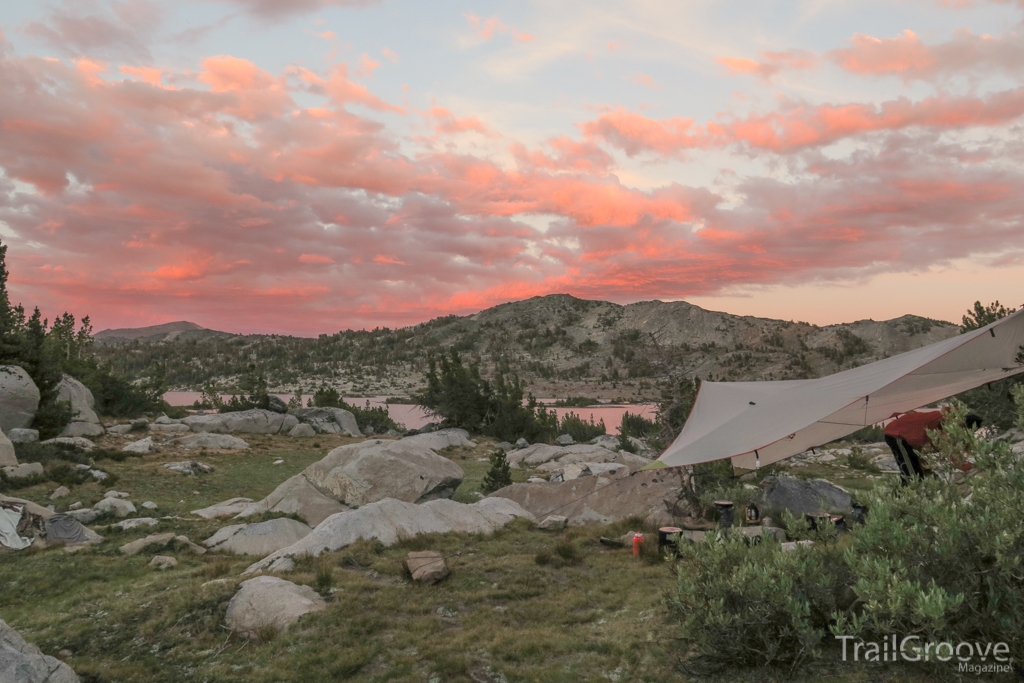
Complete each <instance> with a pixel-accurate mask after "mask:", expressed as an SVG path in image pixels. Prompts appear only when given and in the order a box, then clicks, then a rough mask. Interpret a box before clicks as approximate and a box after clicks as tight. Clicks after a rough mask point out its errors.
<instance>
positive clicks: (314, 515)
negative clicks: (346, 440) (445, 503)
mask: <svg viewBox="0 0 1024 683" xmlns="http://www.w3.org/2000/svg"><path fill="white" fill-rule="evenodd" d="M424 436H433V435H424ZM463 476H464V475H463V472H462V468H461V467H459V466H458V465H456V464H455V463H454V462H452V461H451V460H448V459H447V458H443V457H441V456H439V455H437V454H436V453H435V452H434V451H432V450H431V449H429V448H427V447H426V446H423V445H421V444H419V443H416V442H415V441H414V440H413V439H411V438H410V439H402V440H399V441H384V440H374V441H363V442H361V443H354V444H349V445H347V446H341V447H339V448H335V449H334V450H333V451H331V452H330V453H328V454H327V456H326V457H325V458H324V459H323V460H320V461H319V462H315V463H313V464H312V465H310V466H309V467H307V468H306V469H305V470H303V471H302V472H301V473H299V474H297V475H295V476H294V477H292V478H291V479H289V480H287V481H285V482H284V483H283V484H281V485H280V486H278V487H277V488H276V489H275V490H274V491H273V492H272V493H271V494H270V495H269V496H267V497H266V498H264V499H263V500H262V501H260V502H259V503H256V504H255V505H253V506H252V507H251V508H250V509H248V510H246V511H245V512H244V513H242V514H241V515H239V517H248V516H251V515H257V514H262V513H264V512H282V513H286V514H298V515H299V516H300V517H302V518H303V519H305V520H306V521H307V522H308V523H309V524H313V525H315V524H319V523H320V522H321V521H323V520H324V519H326V518H327V517H329V516H330V515H332V514H334V513H336V512H340V511H342V510H347V509H348V508H351V507H356V506H360V505H367V504H368V503H373V502H375V501H378V500H382V499H384V498H395V499H397V500H402V501H405V502H408V503H422V502H425V501H428V500H434V499H437V498H449V497H451V496H452V494H454V493H455V489H456V488H458V486H459V484H460V483H462V479H463Z"/></svg>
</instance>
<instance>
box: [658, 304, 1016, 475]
mask: <svg viewBox="0 0 1024 683" xmlns="http://www.w3.org/2000/svg"><path fill="white" fill-rule="evenodd" d="M1022 345H1024V309H1022V310H1021V311H1018V312H1017V313H1015V314H1013V315H1011V316H1008V317H1006V318H1003V319H1001V320H997V321H996V322H994V323H992V324H991V325H988V326H986V327H983V328H981V329H978V330H973V331H971V332H968V333H966V334H961V335H958V336H956V337H952V338H950V339H946V340H944V341H940V342H937V343H935V344H930V345H928V346H925V347H922V348H920V349H915V350H914V351H908V352H907V353H903V354H900V355H898V356H893V357H892V358H886V359H884V360H880V361H876V362H874V363H870V364H868V365H863V366H861V367H859V368H854V369H852V370H845V371H843V372H837V373H836V374H834V375H829V376H827V377H820V378H818V379H808V380H788V381H782V382H704V383H703V384H701V387H700V391H699V392H698V393H697V400H696V401H695V402H694V405H693V410H692V411H691V412H690V416H689V418H688V419H687V421H686V425H685V426H684V427H683V431H682V432H680V434H679V436H678V437H677V438H676V440H675V441H673V442H672V445H671V446H669V447H668V449H666V450H665V452H664V453H662V454H661V457H659V458H658V460H657V462H656V463H654V465H655V466H661V467H677V466H680V465H696V464H698V463H702V462H710V461H712V460H722V459H725V458H732V462H733V465H734V466H735V467H737V468H739V469H747V470H751V469H756V468H757V467H760V466H762V465H769V464H771V463H773V462H777V461H779V460H782V459H783V458H788V457H790V456H792V455H796V454H797V453H801V452H803V451H805V450H807V449H808V448H812V447H814V446H820V445H821V444H824V443H828V442H829V441H833V440H835V439H839V438H841V437H843V436H846V435H847V434H850V433H852V432H855V431H857V430H858V429H860V428H861V427H866V426H868V425H872V424H876V423H878V422H881V421H882V420H885V419H887V418H889V417H892V416H893V414H895V413H905V412H908V411H911V410H915V409H917V408H920V407H921V406H925V405H928V404H930V403H934V402H935V401H940V400H942V399H945V398H948V397H950V396H954V395H956V394H959V393H960V392H963V391H967V390H968V389H973V388H975V387H978V386H981V385H983V384H986V383H988V382H993V381H995V380H999V379H1003V378H1004V377H1009V376H1011V375H1015V374H1017V373H1020V372H1024V365H1021V363H1020V362H1018V360H1017V359H1018V354H1019V353H1020V352H1021V346H1022Z"/></svg>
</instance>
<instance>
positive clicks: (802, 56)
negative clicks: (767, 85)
mask: <svg viewBox="0 0 1024 683" xmlns="http://www.w3.org/2000/svg"><path fill="white" fill-rule="evenodd" d="M759 57H760V59H759V60H753V59H746V58H743V57H719V58H718V59H717V60H715V61H717V62H718V63H719V64H721V65H722V66H724V67H725V68H726V69H727V70H728V71H729V73H731V74H742V75H750V76H756V77H758V78H760V79H761V80H764V81H769V80H771V79H772V77H773V76H775V75H776V74H778V73H779V72H780V71H783V70H787V71H793V70H805V69H813V68H815V66H817V59H816V56H815V55H814V53H811V52H807V51H806V50H788V51H786V52H769V51H764V50H762V51H761V52H760V53H759Z"/></svg>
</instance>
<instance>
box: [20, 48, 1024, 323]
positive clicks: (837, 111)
mask: <svg viewBox="0 0 1024 683" xmlns="http://www.w3.org/2000/svg"><path fill="white" fill-rule="evenodd" d="M2 47H3V49H0V92H4V93H5V95H6V96H5V97H3V98H0V166H2V167H3V169H4V174H3V175H0V221H3V222H4V223H5V224H6V225H7V226H8V229H9V231H10V233H12V234H13V235H14V237H13V238H11V239H6V238H5V240H4V241H5V243H8V244H9V245H10V251H9V252H8V264H9V266H10V269H11V272H12V278H11V282H10V287H11V291H12V292H13V294H14V298H15V300H17V301H22V302H25V303H36V302H38V303H40V304H42V305H43V306H44V309H46V310H58V311H62V310H73V311H75V312H76V313H77V314H78V315H82V314H90V315H92V316H93V319H94V320H95V321H96V324H97V326H124V325H138V324H144V323H146V322H161V321H163V320H168V319H178V318H185V319H191V320H195V321H196V322H199V323H200V324H204V325H206V326H209V327H214V328H219V329H228V330H235V331H267V332H270V331H277V332H291V333H302V334H316V333H319V332H329V331H333V330H335V329H338V328H341V327H347V326H363V325H367V326H371V327H372V326H375V325H380V324H388V325H402V324H409V323H414V322H419V321H422V320H424V319H427V318H429V317H433V316H436V315H440V314H448V313H452V312H462V313H466V312H470V311H472V310H475V309H478V308H482V307H485V306H489V305H492V304H495V303H500V302H501V301H505V300H508V299H509V298H520V297H524V296H533V295H537V294H547V293H552V292H570V293H573V294H576V295H579V296H589V297H597V298H602V299H613V300H636V299H640V298H654V297H681V296H687V295H694V294H701V293H714V292H717V291H721V290H722V289H723V288H726V287H730V286H733V285H737V284H773V283H795V282H808V281H817V280H828V279H835V278H843V277H865V276H867V275H870V274H871V273H878V272H886V271H899V272H908V271H914V270H919V269H923V268H928V267H929V266H931V265H934V264H941V263H945V262H948V261H949V260H951V259H955V258H960V257H964V256H970V255H972V254H984V253H997V252H999V250H1001V249H1004V248H1005V245H1007V244H1016V243H1017V242H1019V241H1020V225H1022V224H1024V172H1022V171H1021V170H1020V169H1021V168H1024V163H1022V162H1024V151H1022V149H1021V146H1020V145H1018V144H1017V143H1016V140H1015V138H1014V136H1013V135H1010V134H1007V131H1011V130H1012V128H1011V126H1012V125H1014V124H1015V122H1016V121H1017V117H1019V115H1020V113H1021V111H1022V107H1024V95H1021V94H1020V93H1019V92H1018V91H1016V90H1008V91H1005V92H1001V93H994V94H992V95H988V96H985V97H977V96H964V97H954V96H950V95H942V96H934V97H931V98H924V99H920V100H909V99H895V100H892V101H890V102H886V103H884V104H882V105H879V106H871V105H866V104H861V103H849V104H830V105H809V104H802V103H793V102H783V103H781V104H780V105H779V107H778V108H777V110H775V111H770V112H767V113H760V114H751V115H748V116H744V117H735V116H728V115H722V116H720V117H715V119H714V120H713V121H711V122H704V123H698V122H696V121H694V120H692V119H690V118H686V117H667V118H660V119H658V118H649V117H646V116H643V115H641V114H637V113H633V112H629V111H626V110H621V109H620V110H608V111H604V112H602V113H601V114H600V115H598V116H596V117H595V118H594V119H593V120H592V121H587V122H585V123H583V124H582V125H581V130H582V131H583V134H582V135H581V136H577V137H575V138H574V137H570V136H558V137H554V138H551V139H549V140H547V141H546V142H544V143H542V144H538V145H531V146H527V145H525V144H523V143H522V142H517V141H515V140H504V139H502V140H503V141H502V145H503V146H504V147H505V149H504V150H503V151H502V153H500V154H498V153H494V154H488V153H484V152H474V153H456V152H453V151H447V148H441V150H442V151H437V149H435V148H434V147H432V146H426V147H423V146H419V147H417V144H416V141H415V140H414V139H410V138H408V137H403V134H402V133H400V132H397V131H396V130H394V129H392V128H390V127H389V126H388V125H387V124H386V123H384V121H385V120H387V119H389V118H391V117H384V116H381V114H380V113H379V112H382V111H387V112H390V111H392V110H393V109H394V108H393V107H392V106H391V105H388V104H387V103H386V102H383V101H382V100H380V99H379V98H378V97H377V96H376V95H375V94H374V93H373V92H371V91H370V90H369V89H368V88H366V87H364V86H361V85H359V84H355V83H352V82H351V81H350V80H349V79H348V76H347V72H346V71H345V69H344V67H343V66H339V67H336V68H332V69H331V70H330V71H325V72H323V73H315V72H313V71H309V70H303V69H299V68H291V69H288V70H287V71H286V73H284V74H278V73H272V72H268V71H266V70H264V69H261V68H259V67H258V66H256V65H255V64H253V63H251V62H249V61H246V60H244V59H240V58H237V57H234V56H231V55H220V56H208V57H205V58H203V59H200V60H197V63H198V68H197V70H196V71H189V72H187V73H186V72H184V71H175V70H174V69H170V68H167V67H160V68H159V69H158V70H157V71H158V74H159V75H162V78H158V77H157V74H150V76H151V77H148V78H147V77H146V75H147V73H149V72H142V71H139V72H133V71H121V70H120V69H119V68H118V66H116V65H115V66H114V67H111V68H109V69H105V70H104V69H103V64H101V63H99V62H98V61H89V60H80V61H79V62H77V63H71V62H67V61H60V60H52V59H40V58H37V57H34V56H25V57H23V56H18V55H17V54H15V52H14V51H13V49H11V48H10V46H9V45H6V44H5V45H3V46H2ZM132 68H134V67H132ZM125 73H127V74H129V75H132V76H137V77H133V78H125V77H124V76H123V74H125ZM164 83H173V84H175V87H173V88H172V87H170V86H167V85H163V84H164ZM296 92H301V93H302V96H301V97H299V96H296V95H295V93H296ZM354 104H360V105H365V106H366V109H359V113H356V112H354V111H350V110H349V109H350V108H352V109H355V108H354V107H352V105H354ZM432 111H433V113H432V114H428V116H429V117H430V118H429V120H430V121H431V123H432V124H433V125H435V126H443V125H446V124H450V125H453V126H455V127H454V128H453V129H452V132H453V133H456V132H461V131H462V130H463V129H468V130H474V129H475V128H474V126H475V124H473V123H472V117H466V118H460V117H457V116H455V115H454V114H452V112H451V111H450V110H449V109H448V108H445V107H442V106H438V107H437V109H436V110H432ZM374 117H378V118H374ZM378 119H379V120H378ZM480 125H483V124H482V123H481V124H480ZM964 126H987V127H989V128H990V129H991V130H992V131H993V132H996V133H999V134H996V135H990V136H980V137H979V138H978V139H977V140H974V141H972V144H971V145H970V146H969V147H967V146H961V145H958V144H956V143H955V142H953V141H950V140H948V139H942V138H941V137H940V136H939V135H938V133H941V132H942V131H946V130H951V129H955V128H958V127H964ZM867 133H871V134H874V135H876V136H877V145H876V147H877V149H873V150H872V151H871V153H867V152H855V153H852V154H850V155H848V156H846V157H844V158H842V159H838V160H837V159H835V158H832V157H830V156H828V155H825V154H822V153H821V151H820V149H819V148H820V146H821V145H824V144H828V143H829V142H830V141H834V140H838V139H843V137H849V136H857V135H863V134H867ZM496 135H497V134H496V133H495V136H496ZM493 139H494V140H496V139H501V138H497V137H495V138H493ZM467 147H468V148H469V149H475V148H474V147H472V146H468V145H467ZM704 147H715V148H729V147H732V148H736V149H739V150H741V151H742V152H744V153H746V154H752V155H758V154H763V155H768V159H769V161H770V160H772V159H774V157H773V156H772V155H775V154H777V153H785V154H787V155H788V157H787V159H786V163H787V164H789V169H790V172H789V173H788V174H787V176H786V177H787V179H786V181H784V182H783V181H781V180H779V179H777V178H775V177H768V176H758V175H756V174H753V175H751V176H750V177H746V178H744V179H740V180H737V181H736V182H735V184H734V185H733V186H732V187H730V188H729V196H728V198H727V199H728V201H726V198H725V197H723V196H722V195H720V194H718V193H717V192H715V191H712V190H710V189H708V188H704V187H691V186H686V185H682V184H678V183H665V184H662V185H660V186H654V187H650V188H648V189H638V188H636V187H632V186H631V185H630V184H629V182H628V181H626V180H624V179H623V178H628V176H626V174H624V173H621V170H620V169H617V168H616V166H615V159H614V157H613V156H612V154H610V153H609V149H611V148H615V149H619V150H622V151H623V152H625V153H627V154H641V153H652V154H656V155H659V156H666V157H674V156H676V155H678V154H679V153H680V152H685V150H687V149H691V148H704ZM506 152H507V153H506ZM508 158H510V159H511V161H507V159H508ZM15 181H20V182H23V183H29V184H31V185H33V186H34V187H35V188H36V189H37V192H25V191H22V190H19V189H17V188H16V186H15ZM531 214H534V215H535V214H542V215H545V216H550V219H549V226H550V227H549V228H548V230H547V232H546V233H541V232H538V231H537V230H535V229H534V228H533V227H530V225H528V224H527V223H528V220H527V219H526V218H525V216H528V215H531ZM330 264H334V265H332V266H330V267H322V266H325V265H330ZM154 311H159V315H160V317H161V318H160V319H159V320H155V319H149V320H147V319H146V318H147V316H149V317H150V318H152V317H153V316H156V315H157V314H156V313H153V312H154Z"/></svg>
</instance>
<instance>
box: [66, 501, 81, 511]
mask: <svg viewBox="0 0 1024 683" xmlns="http://www.w3.org/2000/svg"><path fill="white" fill-rule="evenodd" d="M81 509H82V501H80V500H79V501H77V502H74V503H72V504H71V505H68V510H81Z"/></svg>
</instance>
